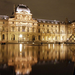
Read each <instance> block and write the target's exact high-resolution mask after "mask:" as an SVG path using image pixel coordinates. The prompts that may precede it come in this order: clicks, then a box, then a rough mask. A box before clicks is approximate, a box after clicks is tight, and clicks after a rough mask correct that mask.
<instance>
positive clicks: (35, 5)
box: [0, 0, 75, 21]
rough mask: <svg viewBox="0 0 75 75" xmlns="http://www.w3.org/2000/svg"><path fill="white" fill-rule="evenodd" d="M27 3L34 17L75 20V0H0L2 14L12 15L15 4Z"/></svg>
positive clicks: (0, 13) (0, 12)
mask: <svg viewBox="0 0 75 75" xmlns="http://www.w3.org/2000/svg"><path fill="white" fill-rule="evenodd" d="M14 4H16V6H17V5H18V4H25V5H27V6H28V7H29V8H30V10H31V13H32V14H33V18H39V19H49V20H59V21H64V20H65V18H68V20H71V21H72V20H75V0H0V15H2V14H3V15H9V16H10V15H11V13H12V12H13V5H14Z"/></svg>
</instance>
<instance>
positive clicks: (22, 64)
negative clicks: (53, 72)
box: [0, 44, 75, 74]
mask: <svg viewBox="0 0 75 75" xmlns="http://www.w3.org/2000/svg"><path fill="white" fill-rule="evenodd" d="M74 47H75V46H69V45H65V44H61V45H58V44H48V45H42V46H28V45H26V44H6V45H1V44H0V64H1V63H2V64H3V63H7V64H8V66H14V67H15V72H16V73H17V74H19V73H23V74H28V73H30V72H31V71H32V65H34V64H36V63H37V62H39V61H52V62H53V61H54V62H58V61H68V60H69V61H70V60H72V61H73V62H75V55H74V53H73V52H72V51H71V50H75V48H74Z"/></svg>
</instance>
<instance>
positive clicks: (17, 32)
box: [0, 4, 75, 43]
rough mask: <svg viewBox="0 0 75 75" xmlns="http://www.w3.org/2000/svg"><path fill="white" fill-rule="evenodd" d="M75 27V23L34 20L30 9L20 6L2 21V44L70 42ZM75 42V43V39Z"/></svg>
mask: <svg viewBox="0 0 75 75" xmlns="http://www.w3.org/2000/svg"><path fill="white" fill-rule="evenodd" d="M74 25H75V23H69V22H68V21H67V20H66V21H65V22H60V21H57V20H45V19H35V18H32V13H31V11H30V9H29V8H28V7H27V6H26V5H23V4H19V5H18V6H17V7H16V8H15V7H14V13H13V15H12V16H11V17H9V18H8V17H7V16H5V17H4V18H1V19H0V42H8V43H19V42H23V43H27V42H30V43H32V42H38V43H41V42H42V43H55V42H66V41H67V42H69V39H70V36H72V34H74V33H75V28H74ZM73 40H74V41H75V39H74V38H73ZM70 42H72V41H70ZM74 43H75V42H74Z"/></svg>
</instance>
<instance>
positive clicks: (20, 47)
mask: <svg viewBox="0 0 75 75" xmlns="http://www.w3.org/2000/svg"><path fill="white" fill-rule="evenodd" d="M21 51H22V44H20V52H21Z"/></svg>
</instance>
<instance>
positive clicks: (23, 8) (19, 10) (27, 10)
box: [16, 4, 30, 13]
mask: <svg viewBox="0 0 75 75" xmlns="http://www.w3.org/2000/svg"><path fill="white" fill-rule="evenodd" d="M16 11H17V12H22V11H24V12H27V13H30V9H29V8H28V7H27V6H26V5H23V4H19V5H18V6H17V9H16Z"/></svg>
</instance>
